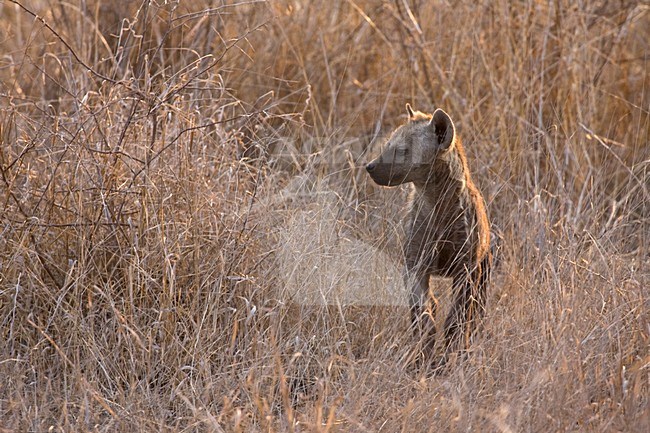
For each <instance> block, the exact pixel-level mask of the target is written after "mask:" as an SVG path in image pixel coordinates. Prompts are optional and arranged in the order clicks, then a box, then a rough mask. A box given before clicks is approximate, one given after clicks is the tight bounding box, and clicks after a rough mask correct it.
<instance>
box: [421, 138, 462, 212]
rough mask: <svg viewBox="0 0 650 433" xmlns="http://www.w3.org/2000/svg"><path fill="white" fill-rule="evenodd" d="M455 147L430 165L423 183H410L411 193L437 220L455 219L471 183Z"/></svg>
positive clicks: (459, 151) (458, 149) (459, 153)
mask: <svg viewBox="0 0 650 433" xmlns="http://www.w3.org/2000/svg"><path fill="white" fill-rule="evenodd" d="M457 146H458V147H456V146H455V147H454V148H453V149H452V150H450V151H449V152H448V153H447V154H445V155H444V156H442V157H440V158H438V159H437V160H436V161H435V162H434V163H433V164H432V166H431V171H430V173H429V176H428V177H427V180H426V181H425V182H414V191H413V194H414V195H415V197H416V198H417V200H418V201H419V202H420V203H423V204H424V207H425V208H427V209H430V212H429V213H431V214H432V215H433V214H435V215H436V217H437V218H441V217H442V218H443V219H444V217H445V216H448V217H449V218H451V219H454V218H456V215H457V213H458V212H460V211H462V208H463V207H464V206H463V203H464V195H465V192H466V190H467V187H468V182H471V180H470V179H469V178H468V171H467V165H466V164H467V163H466V161H465V159H464V154H463V153H462V152H463V150H462V147H460V146H461V145H460V144H459V143H458V144H457Z"/></svg>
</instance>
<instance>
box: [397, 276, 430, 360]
mask: <svg viewBox="0 0 650 433" xmlns="http://www.w3.org/2000/svg"><path fill="white" fill-rule="evenodd" d="M404 280H405V284H406V287H407V288H408V289H409V290H410V291H409V306H410V308H411V328H412V330H413V332H414V333H415V336H416V337H417V338H419V339H420V341H421V343H422V352H423V354H424V357H425V358H426V359H429V360H431V359H432V357H433V354H434V346H435V342H436V340H435V335H436V326H435V315H436V309H437V301H436V300H435V299H434V298H432V297H431V296H430V295H429V274H428V273H426V272H422V271H421V270H420V269H418V266H408V265H407V268H406V273H405V276H404Z"/></svg>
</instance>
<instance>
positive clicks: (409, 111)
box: [406, 103, 415, 119]
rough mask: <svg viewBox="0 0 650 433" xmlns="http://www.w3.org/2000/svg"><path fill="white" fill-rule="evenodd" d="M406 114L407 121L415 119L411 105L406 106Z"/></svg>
mask: <svg viewBox="0 0 650 433" xmlns="http://www.w3.org/2000/svg"><path fill="white" fill-rule="evenodd" d="M406 113H407V114H408V115H409V119H412V118H414V117H415V111H413V107H411V104H409V103H407V104H406Z"/></svg>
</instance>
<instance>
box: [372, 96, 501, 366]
mask: <svg viewBox="0 0 650 433" xmlns="http://www.w3.org/2000/svg"><path fill="white" fill-rule="evenodd" d="M406 108H407V112H408V115H409V121H408V122H407V123H406V124H405V125H402V126H400V127H399V128H397V129H396V130H395V131H394V132H393V134H392V135H391V137H390V139H389V140H388V143H387V145H386V148H385V150H384V151H383V152H382V154H381V155H380V156H379V157H378V158H377V159H375V160H373V161H372V162H370V163H369V164H368V165H367V166H366V170H367V171H368V173H369V174H370V176H371V177H372V179H373V180H374V181H375V182H376V183H377V184H379V185H385V186H394V185H399V184H402V183H407V182H412V183H413V189H412V192H411V196H410V200H409V206H410V209H409V213H408V218H407V225H406V232H407V235H406V239H405V242H404V255H405V261H406V271H405V281H406V283H407V284H408V287H409V288H410V306H411V318H412V321H413V325H414V328H415V329H416V330H417V332H419V333H420V336H421V337H422V338H424V340H423V341H424V353H425V356H426V357H428V358H431V357H432V356H433V348H434V343H435V341H434V336H435V326H434V322H433V318H434V315H435V309H436V305H437V301H436V300H435V297H433V296H432V295H430V294H429V277H430V276H442V277H450V278H452V279H453V283H452V287H453V289H454V296H455V300H454V304H453V306H452V307H451V311H450V312H449V315H448V316H447V318H446V321H445V325H444V327H445V329H444V347H445V352H448V351H449V350H450V347H452V344H453V343H455V342H461V339H462V340H463V342H464V344H465V346H467V344H468V343H469V336H470V333H471V331H472V330H473V329H474V328H475V327H476V322H477V320H478V318H479V316H480V315H481V314H482V312H483V311H484V309H485V295H486V293H485V292H486V285H487V282H488V278H489V272H490V267H491V265H492V255H491V251H490V228H489V227H490V225H489V222H488V217H487V213H486V210H485V203H484V201H483V197H482V196H481V193H480V192H479V190H478V189H477V188H476V186H475V185H474V183H473V182H472V178H471V176H470V173H469V169H468V165H467V159H466V157H465V151H464V149H463V145H462V143H461V141H460V138H459V137H458V136H457V135H456V129H455V127H454V124H453V122H452V120H451V118H450V117H449V115H448V114H447V113H445V112H444V111H442V110H440V109H438V110H436V111H435V112H434V113H433V115H429V114H424V113H421V112H419V111H413V109H412V108H411V106H410V105H408V104H407V106H406Z"/></svg>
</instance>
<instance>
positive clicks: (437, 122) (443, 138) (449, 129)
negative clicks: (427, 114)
mask: <svg viewBox="0 0 650 433" xmlns="http://www.w3.org/2000/svg"><path fill="white" fill-rule="evenodd" d="M429 127H430V128H431V129H433V133H434V136H435V137H436V139H437V140H438V146H439V148H440V149H441V150H447V149H449V148H450V147H451V146H452V144H453V143H454V138H455V137H456V128H455V127H454V122H452V121H451V117H449V114H447V113H445V112H444V111H443V110H441V109H440V108H438V109H437V110H436V111H435V112H434V113H433V117H432V118H431V122H429Z"/></svg>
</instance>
